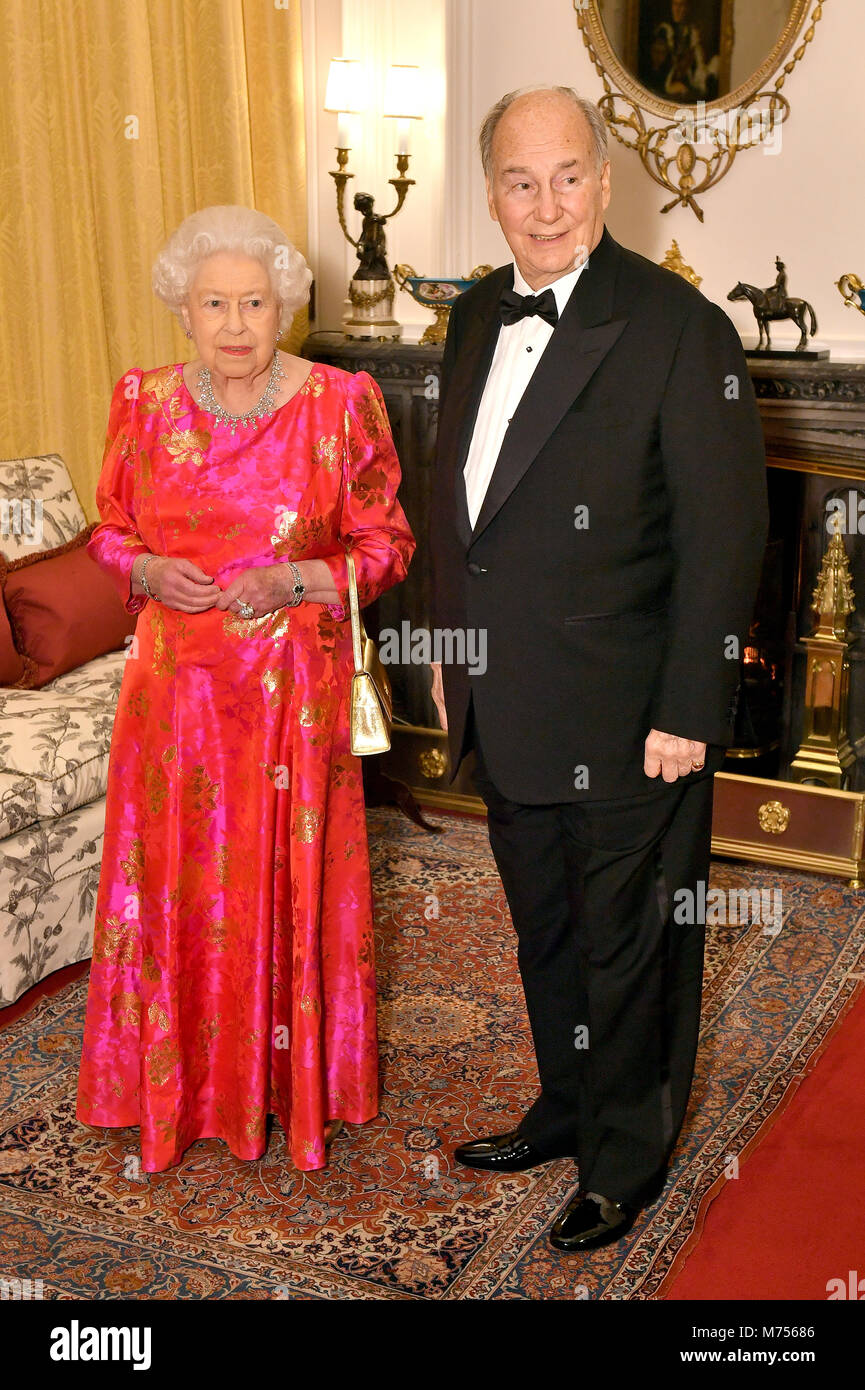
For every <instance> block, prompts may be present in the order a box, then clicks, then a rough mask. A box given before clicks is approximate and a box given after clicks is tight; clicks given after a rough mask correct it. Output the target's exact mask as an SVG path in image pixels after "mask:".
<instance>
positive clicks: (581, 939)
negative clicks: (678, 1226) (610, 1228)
mask: <svg viewBox="0 0 865 1390" xmlns="http://www.w3.org/2000/svg"><path fill="white" fill-rule="evenodd" d="M474 744H475V751H476V755H477V771H476V773H475V781H476V784H477V787H478V791H479V792H480V794H481V796H482V797H483V799H484V801H485V803H486V806H487V812H488V826H489V836H490V844H491V846H492V851H493V855H494V856H495V861H496V865H497V867H498V870H499V873H500V875H501V879H502V883H503V885H504V890H505V894H506V897H507V900H508V906H509V908H510V911H511V917H512V919H513V923H514V927H515V929H516V933H517V940H518V950H517V959H518V963H519V969H520V975H521V977H522V982H523V989H524V991H525V996H526V1007H527V1009H528V1015H529V1022H530V1024H531V1029H532V1037H533V1040H534V1046H535V1056H536V1058H537V1065H538V1075H539V1079H540V1085H541V1092H540V1095H539V1096H538V1098H537V1100H536V1101H535V1103H534V1104H533V1105H532V1106H531V1108H530V1110H529V1111H528V1113H527V1114H526V1115H525V1117H524V1118H523V1120H522V1121H521V1122H520V1124H519V1130H520V1133H521V1134H522V1135H523V1136H524V1138H526V1139H527V1140H528V1141H529V1142H530V1143H531V1144H533V1145H534V1146H535V1148H537V1149H538V1151H539V1152H540V1153H542V1154H546V1155H549V1156H550V1157H551V1158H552V1157H559V1156H565V1155H569V1156H573V1157H575V1158H576V1159H577V1162H578V1164H579V1170H580V1183H581V1186H582V1187H583V1188H585V1189H586V1190H587V1191H589V1192H597V1193H600V1194H602V1195H603V1196H604V1197H608V1198H610V1199H611V1200H613V1201H619V1202H630V1203H633V1204H635V1205H643V1204H645V1203H646V1202H649V1201H652V1200H654V1198H655V1197H656V1196H657V1195H658V1193H659V1192H660V1191H661V1188H662V1187H663V1183H664V1179H665V1175H666V1171H667V1164H668V1161H669V1157H670V1153H671V1151H672V1149H673V1146H674V1144H675V1142H676V1138H677V1136H678V1133H679V1130H680V1129H681V1126H682V1121H683V1119H684V1116H685V1108H686V1106H687V1102H688V1093H689V1090H690V1086H691V1080H692V1077H693V1072H694V1061H695V1057H696V1051H697V1035H698V1029H699V1021H700V995H701V988H702V976H703V949H704V941H705V925H704V923H702V922H689V923H685V924H680V923H678V922H674V921H673V917H672V914H673V908H674V906H675V905H676V904H677V903H679V902H681V901H682V899H675V898H674V894H675V893H676V891H677V890H678V889H681V888H688V889H690V890H691V892H692V893H693V894H694V896H693V898H692V899H691V902H693V903H696V902H698V901H699V900H698V898H697V891H698V889H697V885H698V883H699V882H700V880H702V881H703V882H704V883H708V877H709V855H710V839H711V821H712V778H711V777H703V778H699V779H692V780H691V781H689V780H688V778H684V779H681V778H680V779H679V781H677V782H674V783H669V784H668V783H664V782H661V783H660V785H659V786H657V787H654V786H653V787H652V790H651V791H650V792H649V794H647V795H646V796H645V797H639V798H628V799H623V800H621V801H596V802H583V803H576V804H561V805H558V804H557V805H550V806H523V805H519V804H518V803H516V802H512V801H508V800H507V799H506V798H505V797H503V796H501V795H500V793H499V792H498V791H497V789H496V788H495V787H494V786H493V784H492V782H491V781H490V779H489V774H488V773H487V770H486V768H485V766H484V762H483V754H482V751H481V748H480V746H479V740H478V737H477V730H475V731H474ZM677 915H678V916H682V915H684V914H682V913H681V912H679V913H678V914H677ZM690 915H691V916H694V915H696V913H692V914H690Z"/></svg>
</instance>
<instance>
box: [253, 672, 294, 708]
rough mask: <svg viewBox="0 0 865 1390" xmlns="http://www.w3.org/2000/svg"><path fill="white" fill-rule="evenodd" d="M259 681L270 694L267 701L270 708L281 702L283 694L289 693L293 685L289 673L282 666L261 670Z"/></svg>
mask: <svg viewBox="0 0 865 1390" xmlns="http://www.w3.org/2000/svg"><path fill="white" fill-rule="evenodd" d="M261 683H262V685H263V686H264V688H265V690H266V691H267V692H268V693H269V695H270V699H269V700H268V702H267V703H268V705H269V706H270V708H271V709H276V707H277V705H279V704H281V703H282V699H283V696H284V695H287V694H288V695H290V694H291V691H292V688H293V686H294V681H293V680H292V678H291V673H290V672H289V671H287V670H286V669H285V667H284V666H277V667H275V668H274V669H272V670H271V669H270V668H268V670H266V671H262V673H261Z"/></svg>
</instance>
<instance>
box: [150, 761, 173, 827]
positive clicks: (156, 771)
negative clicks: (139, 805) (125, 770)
mask: <svg viewBox="0 0 865 1390" xmlns="http://www.w3.org/2000/svg"><path fill="white" fill-rule="evenodd" d="M168 787H169V782H168V778H167V777H166V775H165V773H164V772H163V771H162V768H161V767H157V766H156V764H155V763H148V764H147V766H146V767H145V769H144V795H145V796H146V797H147V809H148V810H149V811H150V814H151V815H152V816H158V815H159V812H160V811H161V810H162V807H163V806H164V805H165V798H166V797H167V796H168Z"/></svg>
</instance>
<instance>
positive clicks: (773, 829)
mask: <svg viewBox="0 0 865 1390" xmlns="http://www.w3.org/2000/svg"><path fill="white" fill-rule="evenodd" d="M757 820H758V821H759V824H760V829H761V830H764V831H765V832H766V834H767V835H783V834H784V831H785V830H786V829H787V826H788V825H789V824H790V808H789V806H785V805H784V804H783V803H782V802H780V801H764V802H763V805H762V806H761V807H760V808H759V810H758V811H757Z"/></svg>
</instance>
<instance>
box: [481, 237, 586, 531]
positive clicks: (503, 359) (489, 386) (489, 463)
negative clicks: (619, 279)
mask: <svg viewBox="0 0 865 1390" xmlns="http://www.w3.org/2000/svg"><path fill="white" fill-rule="evenodd" d="M588 264H589V262H588V260H586V261H584V262H583V264H582V265H581V266H578V267H577V269H576V270H571V271H569V273H568V274H567V275H563V276H562V277H561V279H559V280H554V281H553V283H552V284H551V285H546V286H544V288H545V289H550V290H552V292H553V294H554V295H555V299H556V308H557V309H558V311H559V318H561V316H562V314H563V312H564V309H565V305H566V304H567V302H568V300H569V299H570V297H571V294H572V293H573V289H574V286H575V285H576V283H577V281H578V280H579V278H580V276H581V274H582V273H583V271H584V270H585V268H586V266H587V265H588ZM514 289H515V291H516V293H517V294H522V295H527V294H532V295H533V294H542V293H543V290H533V289H532V287H531V285H528V284H526V281H525V280H524V279H523V277H522V275H521V274H520V272H519V270H518V269H517V267H516V264H515V265H514ZM554 332H555V329H554V328H551V327H550V325H549V324H548V323H547V322H546V321H545V320H544V319H541V318H538V316H537V314H533V315H532V316H531V317H527V318H524V319H520V320H519V321H518V322H517V323H511V324H502V326H501V328H500V329H499V336H498V341H497V343H496V350H495V352H494V354H493V360H492V365H491V367H490V372H489V376H488V377H487V380H486V385H485V386H484V393H483V395H482V396H481V403H480V405H479V407H478V414H477V419H476V420H475V427H474V431H473V432H472V440H471V444H470V445H469V452H468V456H467V458H466V463H465V468H464V469H463V477H464V478H465V484H466V497H467V499H468V505H469V520H470V521H471V524H472V527H474V524H475V522H476V521H477V519H478V516H479V514H480V510H481V507H482V506H483V501H484V498H485V497H486V494H487V488H488V487H489V484H490V478H491V477H492V476H493V469H494V468H495V466H496V460H497V459H498V456H499V452H500V450H501V447H502V440H503V439H504V437H505V433H506V431H507V428H508V425H509V424H510V422H511V416H512V415H513V413H514V411H515V410H516V408H517V406H518V405H519V403H520V401H521V400H522V397H523V392H524V391H525V389H526V387H527V386H528V384H529V382H530V381H531V379H532V373H533V372H534V370H535V368H536V367H537V365H538V363H539V362H540V360H541V357H542V356H543V353H544V348H545V347H546V346H547V343H548V342H549V341H550V339H551V338H552V336H553V333H554Z"/></svg>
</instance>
